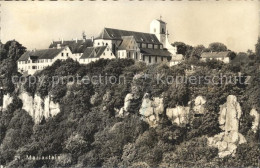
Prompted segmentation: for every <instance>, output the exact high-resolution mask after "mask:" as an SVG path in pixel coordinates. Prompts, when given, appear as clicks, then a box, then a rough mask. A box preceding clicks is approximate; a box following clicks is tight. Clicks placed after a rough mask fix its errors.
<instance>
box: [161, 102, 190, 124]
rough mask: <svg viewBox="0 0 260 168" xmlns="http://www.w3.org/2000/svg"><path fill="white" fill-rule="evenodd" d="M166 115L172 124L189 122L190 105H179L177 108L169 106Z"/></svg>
mask: <svg viewBox="0 0 260 168" xmlns="http://www.w3.org/2000/svg"><path fill="white" fill-rule="evenodd" d="M166 115H167V117H168V118H169V120H170V121H171V122H172V124H174V123H175V124H177V125H183V124H188V122H189V118H190V107H184V106H177V107H175V108H167V109H166Z"/></svg>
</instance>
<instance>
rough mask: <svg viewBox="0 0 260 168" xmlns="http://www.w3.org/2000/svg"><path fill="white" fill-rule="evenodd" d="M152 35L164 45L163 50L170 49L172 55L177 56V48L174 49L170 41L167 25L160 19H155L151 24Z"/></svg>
mask: <svg viewBox="0 0 260 168" xmlns="http://www.w3.org/2000/svg"><path fill="white" fill-rule="evenodd" d="M150 33H151V34H155V35H156V37H157V38H158V40H159V41H160V42H161V43H162V44H163V48H166V49H168V51H169V52H170V53H171V54H172V55H176V54H177V47H174V46H172V45H171V44H170V42H169V41H168V31H167V29H166V23H165V22H164V21H162V19H161V17H160V19H155V20H153V21H152V22H151V24H150Z"/></svg>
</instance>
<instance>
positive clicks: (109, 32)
mask: <svg viewBox="0 0 260 168" xmlns="http://www.w3.org/2000/svg"><path fill="white" fill-rule="evenodd" d="M123 36H133V37H134V38H135V41H136V42H137V43H151V44H161V43H160V41H159V40H158V39H157V37H156V36H155V34H150V33H143V32H135V31H127V30H119V29H112V28H104V29H103V31H102V32H101V33H100V35H99V37H97V38H96V39H109V40H122V37H123Z"/></svg>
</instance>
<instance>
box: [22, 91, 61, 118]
mask: <svg viewBox="0 0 260 168" xmlns="http://www.w3.org/2000/svg"><path fill="white" fill-rule="evenodd" d="M19 98H20V99H21V100H22V102H23V107H22V108H23V109H24V110H25V111H27V112H28V113H29V115H30V116H32V118H33V119H34V122H35V123H39V122H40V121H41V120H42V119H43V117H44V118H49V117H52V116H55V115H57V114H58V113H59V112H60V106H59V104H58V103H54V102H53V101H52V100H51V98H50V96H47V97H45V98H44V99H42V98H41V97H40V96H38V95H37V94H36V95H35V96H34V97H32V96H31V95H29V94H28V93H26V92H22V93H21V94H20V95H19Z"/></svg>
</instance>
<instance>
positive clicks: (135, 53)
mask: <svg viewBox="0 0 260 168" xmlns="http://www.w3.org/2000/svg"><path fill="white" fill-rule="evenodd" d="M135 59H136V60H137V59H138V58H137V52H135Z"/></svg>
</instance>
